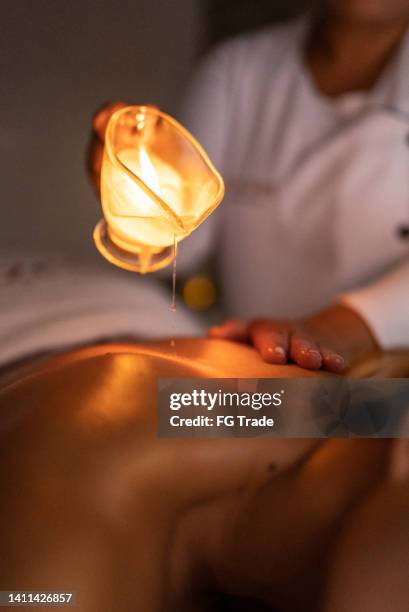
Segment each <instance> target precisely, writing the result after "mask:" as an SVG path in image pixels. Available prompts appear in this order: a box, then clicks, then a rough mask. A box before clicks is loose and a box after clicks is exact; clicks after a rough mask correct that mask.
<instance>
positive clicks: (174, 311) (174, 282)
mask: <svg viewBox="0 0 409 612" xmlns="http://www.w3.org/2000/svg"><path fill="white" fill-rule="evenodd" d="M177 254H178V245H177V242H176V235H174V237H173V270H172V302H171V305H170V309H171V311H172V312H173V323H172V327H173V334H172V336H174V335H175V333H174V332H175V327H176V321H175V316H176V272H177ZM175 344H176V343H175V340H174V338H172V339H171V341H170V346H171V347H172V348H175Z"/></svg>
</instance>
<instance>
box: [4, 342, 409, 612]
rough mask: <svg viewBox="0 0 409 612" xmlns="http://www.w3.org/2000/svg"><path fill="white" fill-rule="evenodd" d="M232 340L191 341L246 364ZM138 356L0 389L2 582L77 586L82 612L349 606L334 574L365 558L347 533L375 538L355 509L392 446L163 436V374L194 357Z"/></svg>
mask: <svg viewBox="0 0 409 612" xmlns="http://www.w3.org/2000/svg"><path fill="white" fill-rule="evenodd" d="M204 342H205V343H206V341H204ZM223 346H224V345H223ZM223 346H222V344H219V343H216V344H213V345H211V346H210V347H208V345H207V344H205V346H202V345H199V344H197V345H195V347H194V352H196V359H197V363H200V367H201V368H206V360H207V359H208V360H209V362H212V363H213V364H214V363H215V362H216V361H217V358H216V352H217V354H219V353H220V351H221V352H223V351H224V350H226V351H230V350H233V351H234V353H235V354H236V355H237V363H238V364H239V363H240V362H241V361H243V362H245V361H248V358H249V353H247V352H246V353H245V355H244V353H243V356H242V355H241V349H243V350H244V351H249V349H244V347H234V348H233V349H230V348H228V349H227V348H226V349H225V348H223ZM132 350H133V353H132V352H131V349H130V348H129V347H128V348H127V349H126V350H125V349H124V347H122V348H120V349H118V348H115V347H110V348H109V351H107V350H105V349H104V351H102V352H101V351H100V352H99V353H98V352H97V354H95V353H92V354H89V355H85V356H84V355H82V356H80V357H81V358H77V357H74V358H67V359H65V360H64V359H63V360H60V361H58V360H57V363H56V364H54V365H53V364H51V366H50V367H47V368H45V369H43V370H42V371H41V370H40V371H39V372H37V373H34V374H32V375H30V376H28V377H26V378H25V379H24V380H23V381H22V382H20V383H18V384H13V385H9V386H7V387H6V388H4V389H3V390H1V388H0V414H1V420H0V422H1V431H2V445H1V461H0V486H1V491H2V504H1V510H0V526H1V527H0V530H1V533H0V537H1V542H2V558H3V559H5V560H6V562H4V561H3V562H2V566H1V577H0V588H1V589H3V590H19V589H24V590H30V589H32V590H44V589H46V588H48V589H53V590H62V591H71V590H75V591H76V593H77V609H78V610H80V611H81V612H83V611H84V612H94V611H95V612H97V611H98V612H105V611H106V612H110V611H111V610H112V611H116V612H127V611H131V610H143V611H144V612H159V611H162V610H163V611H165V610H166V612H168V611H171V610H178V612H182V611H184V610H186V611H187V610H189V611H190V612H192V611H193V610H207V609H212V608H211V607H210V608H209V607H207V599H206V591H207V590H214V589H219V590H220V591H222V592H226V593H231V594H235V595H245V596H252V597H258V598H260V599H262V600H263V601H264V602H265V603H267V604H268V605H269V606H272V607H274V608H275V609H277V610H283V611H286V610H288V611H290V610H291V611H297V610H304V611H305V610H314V609H318V606H320V605H321V604H322V605H323V606H325V605H327V604H326V600H327V599H328V601H329V602H331V604H329V603H328V605H329V606H330V605H333V604H332V602H333V601H335V602H336V604H334V605H338V608H337V610H339V611H340V612H341V610H343V609H344V608H342V592H341V593H340V595H339V599H336V597H337V592H340V588H339V586H338V584H337V576H338V574H339V572H347V571H348V570H349V567H350V564H351V563H352V564H353V559H354V555H355V554H356V555H357V558H359V557H358V556H359V555H361V554H362V551H359V550H355V548H354V536H353V535H352V536H350V535H348V534H349V531H348V529H351V530H352V534H353V533H354V531H353V530H354V529H358V530H359V531H360V532H362V533H364V528H365V527H366V523H365V521H366V519H365V520H364V521H363V526H362V524H361V523H359V520H360V519H359V509H360V508H361V507H362V508H365V507H366V506H365V504H371V503H372V502H371V501H370V500H372V495H374V494H377V492H378V491H379V492H382V491H383V490H384V487H386V486H387V485H386V484H385V483H387V482H388V473H387V470H388V469H389V468H388V466H389V455H390V447H391V443H390V442H388V441H377V440H372V441H364V440H338V441H337V440H334V441H328V442H324V443H322V444H318V443H317V441H312V440H290V441H286V440H272V439H268V438H263V439H259V440H257V439H253V440H248V439H247V440H237V439H225V440H223V439H220V440H215V439H197V438H195V439H191V440H189V439H185V440H166V439H158V438H157V436H156V431H155V418H156V417H155V415H156V410H155V397H156V376H157V374H158V373H159V374H160V375H164V374H165V373H168V375H169V376H182V375H194V374H195V372H194V371H193V370H191V369H189V367H190V366H188V365H187V363H188V360H187V359H186V357H187V356H189V359H190V358H191V353H192V350H193V349H192V347H190V348H188V347H184V346H183V343H181V344H180V345H179V349H178V350H179V355H178V359H176V360H172V359H170V360H169V361H168V362H167V361H166V359H165V358H164V354H165V353H166V350H163V348H161V349H160V351H159V352H158V350H156V352H155V349H151V348H150V349H149V351H148V353H149V355H147V351H145V353H143V351H142V353H141V352H140V351H139V352H138V350H137V349H132ZM189 351H190V353H189ZM206 351H207V352H206ZM212 351H215V354H212ZM107 352H109V353H110V354H108V355H106V353H107ZM225 357H226V355H225ZM228 357H231V355H228ZM244 357H245V358H244ZM222 361H225V362H226V363H231V359H229V358H227V359H224V360H222ZM176 362H177V363H176ZM250 362H251V358H250ZM258 364H259V362H258V361H255V362H254V364H253V365H252V363H250V364H248V365H247V366H246V367H247V368H248V371H249V372H252V371H255V370H252V367H254V368H255V369H257V368H258ZM262 367H263V368H264V367H270V368H272V367H273V366H267V365H265V364H263V366H262ZM220 370H222V366H221V365H220ZM233 370H234V367H233ZM284 371H286V370H285V369H284V370H281V371H280V372H279V375H280V376H283V372H284ZM263 372H264V371H263ZM196 373H197V372H196ZM222 373H223V375H225V374H226V372H225V371H223V372H222ZM236 373H237V375H239V376H241V375H242V374H241V371H240V366H239V365H237V366H236V372H233V371H232V372H231V374H230V375H232V376H234V375H235V374H236ZM292 374H294V375H296V376H298V375H299V371H297V370H291V369H289V370H288V375H292ZM208 375H209V374H208ZM227 375H228V374H227ZM252 375H254V374H252ZM114 399H115V401H113V400H114ZM399 486H401V485H399ZM379 494H381V493H379ZM391 511H392V509H391V508H389V506H388V504H387V503H386V504H385V507H384V508H383V510H382V512H384V514H385V515H387V513H388V512H391ZM356 512H358V515H357V516H358V518H356V515H355V513H356ZM382 512H381V513H380V514H379V515H377V516H376V518H377V520H379V521H382ZM350 517H351V519H350ZM402 520H403V521H405V518H403V519H402ZM354 521H355V522H354ZM357 521H358V523H357ZM350 525H351V526H350ZM356 525H358V527H356ZM344 531H345V534H346V535H345V544H344V536H343V535H341V536H340V534H343V533H344ZM392 535H393V534H392ZM362 537H363V536H362ZM340 538H341V539H340ZM343 546H345V547H346V550H347V553H344V552H343ZM402 546H403V551H405V550H407V549H406V548H405V545H404V544H402ZM393 554H394V549H391V550H390V555H391V559H392V558H393ZM345 555H346V558H347V559H348V563H347V564H345ZM371 561H372V559H371V558H368V576H369V575H370V568H371ZM374 562H376V560H375V561H374ZM391 563H392V561H391ZM327 567H329V568H331V571H330V574H329V584H330V585H333V586H331V589H330V590H329V591H328V592H327V591H326V589H327V586H326V585H327V580H326V577H327ZM368 580H369V578H368ZM295 585H296V586H295ZM341 590H342V589H341ZM322 595H324V599H322ZM331 598H332V599H331ZM350 605H351V604H350ZM327 609H328V610H332V609H335V608H331V607H329V608H327ZM345 609H354V608H352V607H350V608H345ZM356 609H358V608H356ZM359 609H360V610H362V611H363V612H365V610H366V609H368V611H369V610H370V609H371V610H372V609H374V608H370V607H368V608H365V607H362V606H361V607H360V608H359ZM379 609H381V608H379ZM385 609H386V608H385ZM396 610H397V612H400V610H399V608H396Z"/></svg>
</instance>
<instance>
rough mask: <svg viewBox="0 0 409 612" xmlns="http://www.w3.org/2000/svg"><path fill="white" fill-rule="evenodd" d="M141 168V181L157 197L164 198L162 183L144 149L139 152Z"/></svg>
mask: <svg viewBox="0 0 409 612" xmlns="http://www.w3.org/2000/svg"><path fill="white" fill-rule="evenodd" d="M139 166H140V169H141V179H142V180H143V182H144V183H145V184H146V185H147V186H148V187H149V189H151V191H153V192H154V193H155V194H156V195H157V196H159V197H160V198H162V191H161V188H160V182H159V178H158V175H157V173H156V170H155V167H154V165H153V164H152V162H151V160H150V157H149V155H148V154H147V152H146V151H145V149H144V147H141V148H140V150H139Z"/></svg>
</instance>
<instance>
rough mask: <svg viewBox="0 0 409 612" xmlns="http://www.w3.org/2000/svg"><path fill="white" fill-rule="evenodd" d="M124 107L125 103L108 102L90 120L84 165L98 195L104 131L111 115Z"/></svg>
mask: <svg viewBox="0 0 409 612" xmlns="http://www.w3.org/2000/svg"><path fill="white" fill-rule="evenodd" d="M124 106H127V104H125V102H120V101H118V102H108V103H106V104H104V105H103V106H102V107H101V108H100V109H99V110H98V111H97V112H96V113H95V115H94V117H93V119H92V132H91V136H90V139H89V142H88V148H87V159H86V163H87V171H88V174H89V177H90V179H91V182H92V184H93V186H94V189H95V191H96V192H97V193H98V194H99V189H100V178H101V166H102V156H103V153H104V144H105V130H106V127H107V125H108V121H109V120H110V118H111V115H113V114H114V113H115V112H116V111H117V110H119V109H120V108H123V107H124Z"/></svg>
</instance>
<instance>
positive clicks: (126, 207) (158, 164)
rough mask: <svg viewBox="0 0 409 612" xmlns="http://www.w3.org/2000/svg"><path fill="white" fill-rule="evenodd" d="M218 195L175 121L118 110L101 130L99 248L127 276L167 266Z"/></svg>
mask: <svg viewBox="0 0 409 612" xmlns="http://www.w3.org/2000/svg"><path fill="white" fill-rule="evenodd" d="M148 119H149V120H148ZM223 193H224V186H223V181H222V178H221V177H220V175H219V174H218V173H217V171H216V170H215V168H214V167H213V165H212V163H211V162H210V160H209V158H208V157H207V155H206V153H205V152H204V151H203V149H202V148H201V147H200V145H199V144H198V143H197V142H196V141H195V140H194V138H193V136H191V135H190V134H189V133H188V132H187V131H186V130H185V129H184V128H183V127H182V126H180V125H179V124H178V123H177V122H176V121H175V120H174V119H172V118H171V117H169V116H167V115H165V114H164V113H161V112H160V111H158V110H157V109H154V108H152V107H127V108H126V109H121V110H120V111H118V112H117V113H115V114H114V115H113V117H112V118H111V120H110V122H109V124H108V128H107V132H106V148H105V153H104V159H103V165H102V175H101V199H102V208H103V212H104V217H105V222H103V223H102V224H101V223H99V224H98V226H97V228H96V231H95V233H94V237H95V241H96V244H97V247H98V248H99V250H100V251H101V252H102V254H103V255H104V256H105V257H107V259H109V260H110V261H111V262H112V263H115V264H116V265H118V266H121V267H125V268H127V269H130V270H137V271H140V272H147V271H150V270H155V269H159V268H161V267H164V266H165V265H167V264H168V263H170V261H171V260H172V258H173V255H172V251H173V246H174V245H175V244H176V243H177V242H180V240H182V239H183V238H185V237H186V236H188V235H189V234H190V233H191V232H192V231H193V230H194V229H195V228H196V227H197V226H198V225H199V224H200V223H201V222H202V221H203V220H204V219H205V218H206V217H207V215H208V214H210V212H212V210H214V208H216V206H217V205H218V204H219V202H220V201H221V199H222V197H223Z"/></svg>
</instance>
